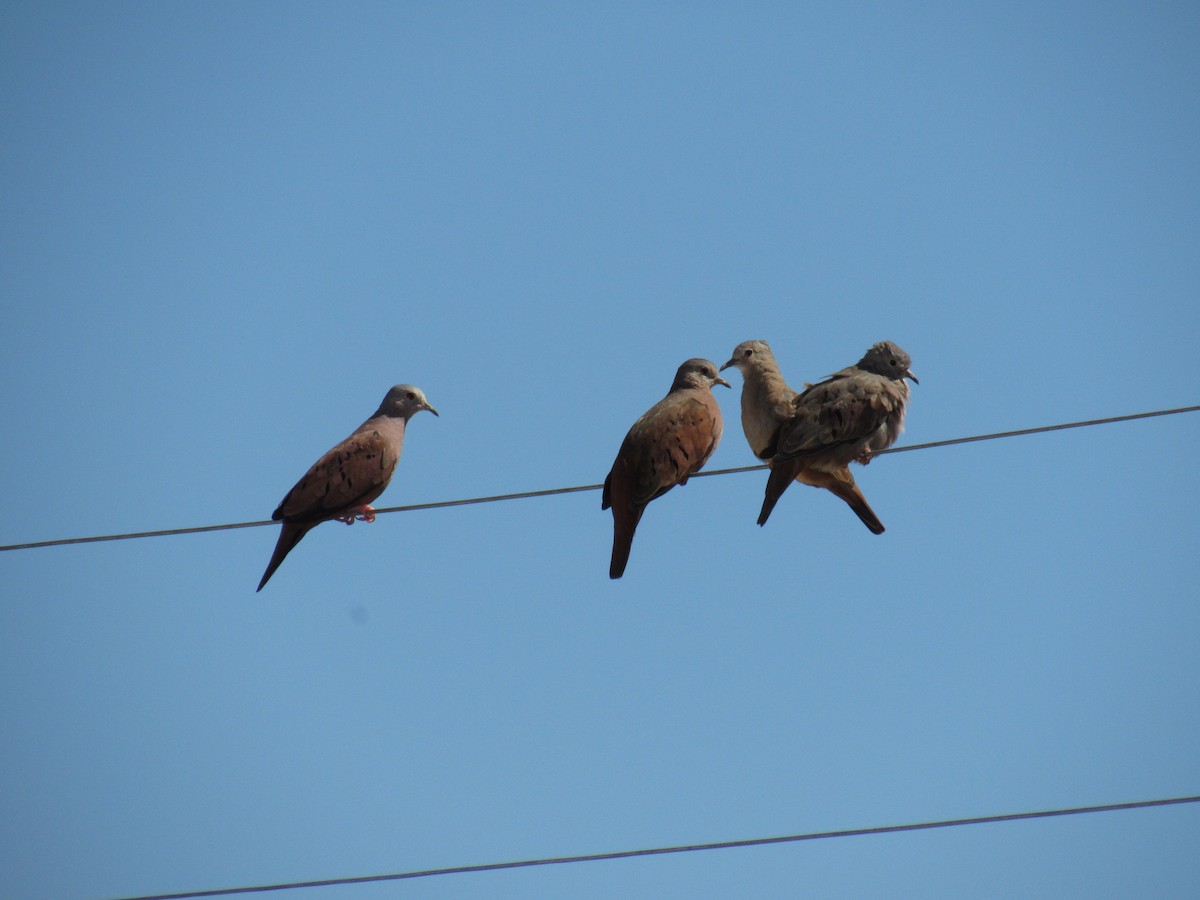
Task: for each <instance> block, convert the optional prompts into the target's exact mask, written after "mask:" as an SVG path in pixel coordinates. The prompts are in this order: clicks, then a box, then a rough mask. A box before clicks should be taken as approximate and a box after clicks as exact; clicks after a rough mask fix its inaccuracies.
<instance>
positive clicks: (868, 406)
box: [758, 341, 917, 530]
mask: <svg viewBox="0 0 1200 900" xmlns="http://www.w3.org/2000/svg"><path fill="white" fill-rule="evenodd" d="M911 365H912V360H911V359H909V356H908V354H907V353H905V352H904V351H903V350H901V349H900V348H899V347H897V346H896V345H895V344H893V343H892V342H891V341H880V342H879V343H878V344H875V345H874V346H872V347H871V348H870V349H869V350H868V351H867V352H866V354H865V355H864V356H863V358H862V359H860V360H859V361H858V362H857V363H856V364H855V365H853V366H849V367H848V368H845V369H842V370H841V371H840V372H835V373H834V374H833V375H831V376H829V378H828V379H826V380H825V381H822V382H820V383H819V384H814V385H811V386H810V387H808V388H807V389H806V390H805V391H803V392H802V393H801V394H799V395H797V396H796V398H795V399H794V400H793V401H792V415H791V417H790V418H789V419H788V420H787V421H785V422H784V423H782V424H781V425H780V427H779V436H778V439H777V440H776V442H775V448H774V450H775V452H774V454H773V456H772V457H771V474H770V477H769V478H768V479H767V489H766V496H765V498H764V499H763V505H762V511H761V512H760V513H759V516H758V524H759V525H763V524H765V523H766V521H767V518H768V517H769V516H770V515H771V510H772V509H774V507H775V503H776V502H777V501H778V500H779V498H780V497H781V496H782V495H783V492H784V491H785V490H787V487H788V485H789V484H791V483H792V480H793V479H795V478H797V477H798V476H799V475H800V474H801V473H802V472H803V473H811V472H822V473H827V474H837V475H839V476H840V474H841V473H843V472H844V473H845V474H846V475H847V476H849V468H848V467H849V464H850V463H851V462H859V463H862V464H863V465H866V464H867V463H868V462H870V461H871V454H873V453H877V452H878V451H880V450H883V449H886V448H887V447H890V446H891V445H892V444H893V443H895V441H896V438H898V437H899V436H900V432H901V430H902V429H903V428H904V412H905V406H906V404H907V402H908V385H907V384H906V383H905V379H906V378H909V379H912V381H913V382H914V383H916V381H917V378H916V376H915V375H913V373H912V372H911V371H910V369H909V367H910V366H911ZM839 480H840V479H839ZM851 482H853V479H851ZM858 496H859V497H861V496H862V495H861V493H859V494H858ZM843 499H846V498H845V497H843ZM847 502H849V500H847ZM863 502H864V503H865V502H866V501H865V500H864V501H863ZM868 509H869V507H868ZM855 512H858V510H857V509H855ZM859 515H860V518H862V514H861V513H860V514H859ZM872 515H874V514H873V513H872ZM863 521H864V522H867V525H868V527H870V522H868V521H867V519H865V518H864V519H863ZM876 521H878V520H877V519H876ZM882 527H883V526H882V525H881V526H880V530H882ZM872 530H874V529H873V528H872Z"/></svg>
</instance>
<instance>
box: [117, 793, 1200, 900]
mask: <svg viewBox="0 0 1200 900" xmlns="http://www.w3.org/2000/svg"><path fill="white" fill-rule="evenodd" d="M1197 802H1200V796H1196V797H1171V798H1169V799H1166V800H1135V801H1133V802H1132V803H1108V804H1105V805H1103V806H1076V807H1073V808H1070V809H1048V810H1042V811H1040V812H1023V813H1002V814H1000V815H993V816H976V817H974V818H970V819H941V820H939V821H936V822H917V823H914V824H910V825H880V826H876V827H874V828H849V829H845V830H843V831H816V832H810V833H808V834H789V835H784V836H782V837H769V838H750V839H748V840H741V841H719V842H717V843H712V844H684V845H680V846H677V847H655V848H652V849H649V850H619V851H617V852H615V853H590V854H588V855H586V856H552V857H547V858H545V859H523V860H518V861H515V862H503V863H484V864H481V865H474V866H452V867H450V868H447V869H419V870H416V871H413V872H397V873H394V874H391V875H358V876H355V877H353V878H326V879H323V880H321V881H292V882H288V883H286V884H285V883H281V884H262V885H257V886H254V887H235V888H216V889H214V890H207V891H184V892H183V893H179V894H146V895H144V896H138V897H122V898H119V900H187V898H193V897H228V896H230V895H232V894H254V893H263V892H266V891H288V890H293V889H297V888H310V887H332V886H334V885H347V884H368V883H371V882H377V881H401V880H403V879H408V878H429V877H431V876H434V875H461V874H464V873H466V872H495V871H498V870H500V869H525V868H530V867H532V866H552V865H561V864H563V863H581V862H599V861H600V860H611V859H630V858H631V857H635V856H661V855H663V854H666V853H691V852H693V851H698V850H729V849H731V848H734V847H760V846H763V845H765V844H788V843H796V842H798V841H819V840H824V839H826V838H842V837H859V836H861V835H867V834H895V833H896V832H901V831H922V830H926V829H930V828H952V827H956V826H959V825H986V824H991V823H995V822H1017V821H1020V820H1022V819H1048V818H1051V817H1054V816H1077V815H1082V814H1084V813H1097V812H1115V811H1117V810H1127V809H1146V808H1148V807H1153V806H1174V805H1178V804H1181V803H1197Z"/></svg>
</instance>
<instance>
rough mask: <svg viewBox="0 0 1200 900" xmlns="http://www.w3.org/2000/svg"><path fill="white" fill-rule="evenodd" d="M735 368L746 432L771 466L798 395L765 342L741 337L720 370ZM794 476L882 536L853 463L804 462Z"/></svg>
mask: <svg viewBox="0 0 1200 900" xmlns="http://www.w3.org/2000/svg"><path fill="white" fill-rule="evenodd" d="M730 367H734V368H736V369H737V370H738V371H739V372H741V373H742V431H743V432H745V435H746V443H748V444H749V445H750V450H751V451H752V452H753V453H754V455H755V456H757V457H758V458H759V459H761V460H762V461H763V462H765V463H767V465H768V466H770V465H772V458H773V457H774V456H775V449H776V446H777V444H778V442H779V429H780V427H781V426H782V425H783V424H784V423H785V422H786V421H788V420H789V419H790V418H791V417H792V415H793V408H792V404H793V403H794V402H795V400H796V397H797V396H798V395H797V393H796V392H795V391H794V390H792V389H791V388H790V387H788V384H787V382H786V381H784V378H783V375H782V374H781V373H780V371H779V364H778V363H777V362H776V361H775V354H774V353H772V352H771V347H770V345H769V344H768V343H767V342H766V341H742V343H740V344H738V345H737V346H736V347H734V348H733V356H731V357H730V359H729V362H727V363H725V364H724V365H723V366H721V371H725V370H726V369H728V368H730ZM795 477H796V481H798V482H800V483H801V484H807V485H811V486H812V487H818V488H824V489H825V490H827V491H829V492H830V493H831V494H833V495H834V496H835V497H839V498H841V499H842V500H844V501H845V502H846V504H847V505H848V506H849V507H850V508H851V509H852V510H853V511H854V513H855V514H856V515H857V516H858V517H859V519H861V520H862V523H863V524H864V525H866V526H867V528H869V529H870V530H871V531H872V532H873V533H875V534H883V532H884V527H883V523H882V522H881V521H879V517H878V516H877V515H875V511H874V510H873V509H871V505H870V504H869V503H867V498H866V497H865V496H863V492H862V491H861V490H860V489H859V487H858V485H857V484H855V482H854V475H852V474H851V472H850V469H849V467H847V466H842V467H841V468H839V469H835V470H834V471H831V472H827V471H822V470H820V469H814V468H811V467H808V466H802V467H800V468H799V469H798V470H797V472H796V476H795Z"/></svg>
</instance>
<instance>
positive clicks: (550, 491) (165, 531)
mask: <svg viewBox="0 0 1200 900" xmlns="http://www.w3.org/2000/svg"><path fill="white" fill-rule="evenodd" d="M1197 411H1200V406H1181V407H1178V408H1176V409H1159V410H1154V411H1153V412H1141V413H1130V414H1128V415H1124V416H1110V417H1108V418H1106V419H1088V420H1086V421H1083V422H1066V423H1063V424H1061V425H1039V426H1036V427H1033V428H1021V429H1018V430H1016V431H995V432H992V433H991V434H977V435H973V436H971V437H960V438H948V439H946V440H943V441H930V442H929V443H925V444H907V445H906V446H903V447H890V448H889V449H887V450H880V451H878V452H877V453H875V454H873V455H874V456H883V455H884V454H885V453H906V452H908V451H910V450H932V449H934V448H936V447H952V446H954V445H955V444H973V443H976V442H978V441H994V440H999V439H1001V438H1011V437H1023V436H1025V435H1029V434H1045V433H1046V432H1050V431H1064V430H1066V429H1068V428H1087V427H1089V426H1092V425H1111V424H1113V423H1114V422H1132V421H1134V420H1136V419H1152V418H1155V417H1157V416H1174V415H1178V414H1180V413H1189V412H1197ZM765 468H767V467H766V466H765V465H756V466H738V467H736V468H732V469H713V470H711V471H708V472H697V473H696V474H695V475H693V476H692V477H693V478H702V477H705V476H709V475H735V474H738V473H741V472H754V471H756V470H758V469H765ZM601 487H603V485H599V484H581V485H577V486H575V487H563V488H546V489H545V490H540V491H521V492H520V493H516V494H495V495H493V496H490V497H468V498H466V499H463V500H438V501H435V502H433V503H413V504H410V505H408V506H385V507H382V508H380V509H376V510H375V513H376V515H382V514H383V513H394V512H414V511H416V510H422V509H446V508H447V507H451V506H473V505H475V504H477V503H498V502H500V501H504V500H528V499H530V498H532V497H553V496H556V495H558V494H577V493H580V492H581V491H598V490H600V488H601ZM274 524H276V523H275V522H274V521H272V520H271V519H260V520H258V521H255V522H231V523H229V524H226V525H197V526H192V527H190V528H162V529H158V530H156V531H131V532H127V533H124V534H100V535H93V536H90V537H76V538H56V539H54V540H49V541H31V542H28V543H24V544H4V545H0V551H3V550H32V549H35V548H37V547H59V546H63V545H65V544H95V543H99V542H101V541H130V540H134V539H136V538H149V537H166V536H168V535H176V534H201V533H203V532H206V531H230V530H232V529H234V528H258V527H259V526H261V525H274Z"/></svg>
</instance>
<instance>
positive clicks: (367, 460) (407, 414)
mask: <svg viewBox="0 0 1200 900" xmlns="http://www.w3.org/2000/svg"><path fill="white" fill-rule="evenodd" d="M423 409H427V410H429V411H430V412H431V413H433V414H434V415H435V416H436V415H437V414H438V411H437V410H436V409H434V408H433V407H432V406H430V405H429V401H428V400H426V399H425V394H424V393H423V392H422V391H421V389H420V388H417V387H413V386H412V385H411V384H398V385H396V386H395V387H393V388H392V389H391V390H390V391H388V392H387V396H385V397H384V398H383V402H382V403H380V404H379V409H377V410H375V412H374V413H373V414H372V415H371V417H370V418H369V419H367V421H365V422H363V423H362V424H361V425H359V426H358V428H356V429H354V431H353V432H352V433H351V434H350V436H349V437H348V438H346V439H345V440H344V441H342V442H341V443H340V444H338V445H337V446H336V447H334V448H333V449H332V450H330V451H329V452H328V453H326V454H325V455H324V456H322V457H321V458H320V459H318V460H317V461H316V462H315V463H313V466H312V468H311V469H309V470H308V472H307V473H306V474H305V476H304V477H303V478H301V479H300V480H299V481H298V482H296V486H295V487H293V488H292V489H291V490H290V491H288V494H287V496H286V497H284V498H283V502H281V503H280V504H279V507H278V508H277V509H276V510H275V512H274V513H272V514H271V518H272V519H274V520H275V521H277V522H282V523H283V529H282V530H281V531H280V532H279V540H278V542H277V543H276V544H275V552H274V553H273V554H272V555H271V561H270V562H269V563H268V564H267V570H266V571H265V572H264V573H263V577H262V581H260V582H259V583H258V589H257V590H258V591H261V590H262V589H263V585H265V584H266V583H267V580H268V579H269V578H270V577H271V576H272V575H273V574H274V573H275V570H276V569H278V568H279V564H280V563H281V562H283V560H284V557H286V556H287V555H288V553H290V552H291V550H292V548H293V547H295V546H296V545H297V544H298V543H300V539H301V538H303V537H304V535H306V534H308V532H309V531H310V530H311V529H313V528H315V527H316V526H318V525H320V524H321V523H322V522H327V521H329V520H330V519H336V520H337V521H339V522H345V523H346V524H347V525H352V524H353V523H354V522H355V520H359V521H365V522H374V521H375V510H373V509H372V508H371V506H370V503H371V502H372V501H373V500H374V499H375V498H376V497H378V496H379V495H380V494H382V493H383V491H384V488H386V487H387V486H388V482H389V481H391V479H392V473H393V472H394V471H395V470H396V463H397V461H398V460H399V459H400V450H401V448H402V447H403V446H404V427H405V425H406V424H407V423H408V420H409V419H410V418H412V416H413V415H414V414H415V413H418V412H420V411H421V410H423ZM256 593H257V591H256Z"/></svg>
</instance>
